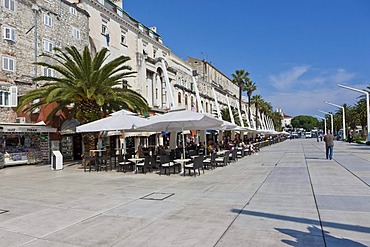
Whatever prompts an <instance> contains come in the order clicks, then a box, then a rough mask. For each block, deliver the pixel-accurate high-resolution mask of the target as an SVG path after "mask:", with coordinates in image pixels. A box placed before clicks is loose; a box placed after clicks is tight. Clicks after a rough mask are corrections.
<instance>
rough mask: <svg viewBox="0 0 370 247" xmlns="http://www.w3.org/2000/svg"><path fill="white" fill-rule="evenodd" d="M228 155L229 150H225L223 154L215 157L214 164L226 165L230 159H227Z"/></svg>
mask: <svg viewBox="0 0 370 247" xmlns="http://www.w3.org/2000/svg"><path fill="white" fill-rule="evenodd" d="M229 155H230V151H226V152H225V154H224V156H221V157H217V158H216V159H215V163H216V166H218V165H221V166H226V165H227V164H228V163H229V162H230V161H229Z"/></svg>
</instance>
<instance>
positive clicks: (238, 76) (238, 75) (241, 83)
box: [231, 69, 250, 107]
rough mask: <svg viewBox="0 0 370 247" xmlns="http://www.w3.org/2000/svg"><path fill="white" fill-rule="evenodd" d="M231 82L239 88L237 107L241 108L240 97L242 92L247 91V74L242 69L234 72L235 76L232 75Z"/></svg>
mask: <svg viewBox="0 0 370 247" xmlns="http://www.w3.org/2000/svg"><path fill="white" fill-rule="evenodd" d="M231 76H232V78H233V79H232V82H234V83H235V84H236V85H237V86H238V87H239V107H242V96H243V92H244V91H246V90H247V83H248V82H249V81H250V79H249V77H248V76H249V72H248V71H245V70H244V69H241V70H236V71H235V74H232V75H231Z"/></svg>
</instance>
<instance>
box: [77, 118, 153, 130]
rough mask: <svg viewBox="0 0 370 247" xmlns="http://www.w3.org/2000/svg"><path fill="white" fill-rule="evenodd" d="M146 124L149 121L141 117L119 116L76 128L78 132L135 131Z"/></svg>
mask: <svg viewBox="0 0 370 247" xmlns="http://www.w3.org/2000/svg"><path fill="white" fill-rule="evenodd" d="M146 123H147V120H146V119H145V118H142V117H139V116H135V115H127V114H117V115H112V116H109V117H106V118H102V119H99V120H96V121H94V122H90V123H87V124H83V125H80V126H78V127H77V128H76V132H99V131H110V130H124V131H133V130H135V129H136V128H137V127H139V126H142V125H144V124H146Z"/></svg>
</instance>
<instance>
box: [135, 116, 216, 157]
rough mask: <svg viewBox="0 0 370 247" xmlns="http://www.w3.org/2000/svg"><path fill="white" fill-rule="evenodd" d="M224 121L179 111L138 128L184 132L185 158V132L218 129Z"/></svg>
mask: <svg viewBox="0 0 370 247" xmlns="http://www.w3.org/2000/svg"><path fill="white" fill-rule="evenodd" d="M222 124H223V121H221V120H219V119H217V118H214V117H211V116H209V115H207V114H203V113H198V112H193V111H189V110H184V109H179V110H173V111H169V112H167V113H165V114H163V115H156V116H153V117H151V118H150V119H149V120H148V122H147V124H146V125H143V126H141V127H138V128H137V130H144V131H163V130H167V131H182V140H183V149H184V150H183V151H184V157H185V137H184V130H207V129H218V128H220V127H221V126H222Z"/></svg>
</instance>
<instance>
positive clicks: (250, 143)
mask: <svg viewBox="0 0 370 247" xmlns="http://www.w3.org/2000/svg"><path fill="white" fill-rule="evenodd" d="M249 152H250V153H251V154H257V152H256V149H255V148H254V146H253V143H252V142H251V141H250V142H249Z"/></svg>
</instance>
